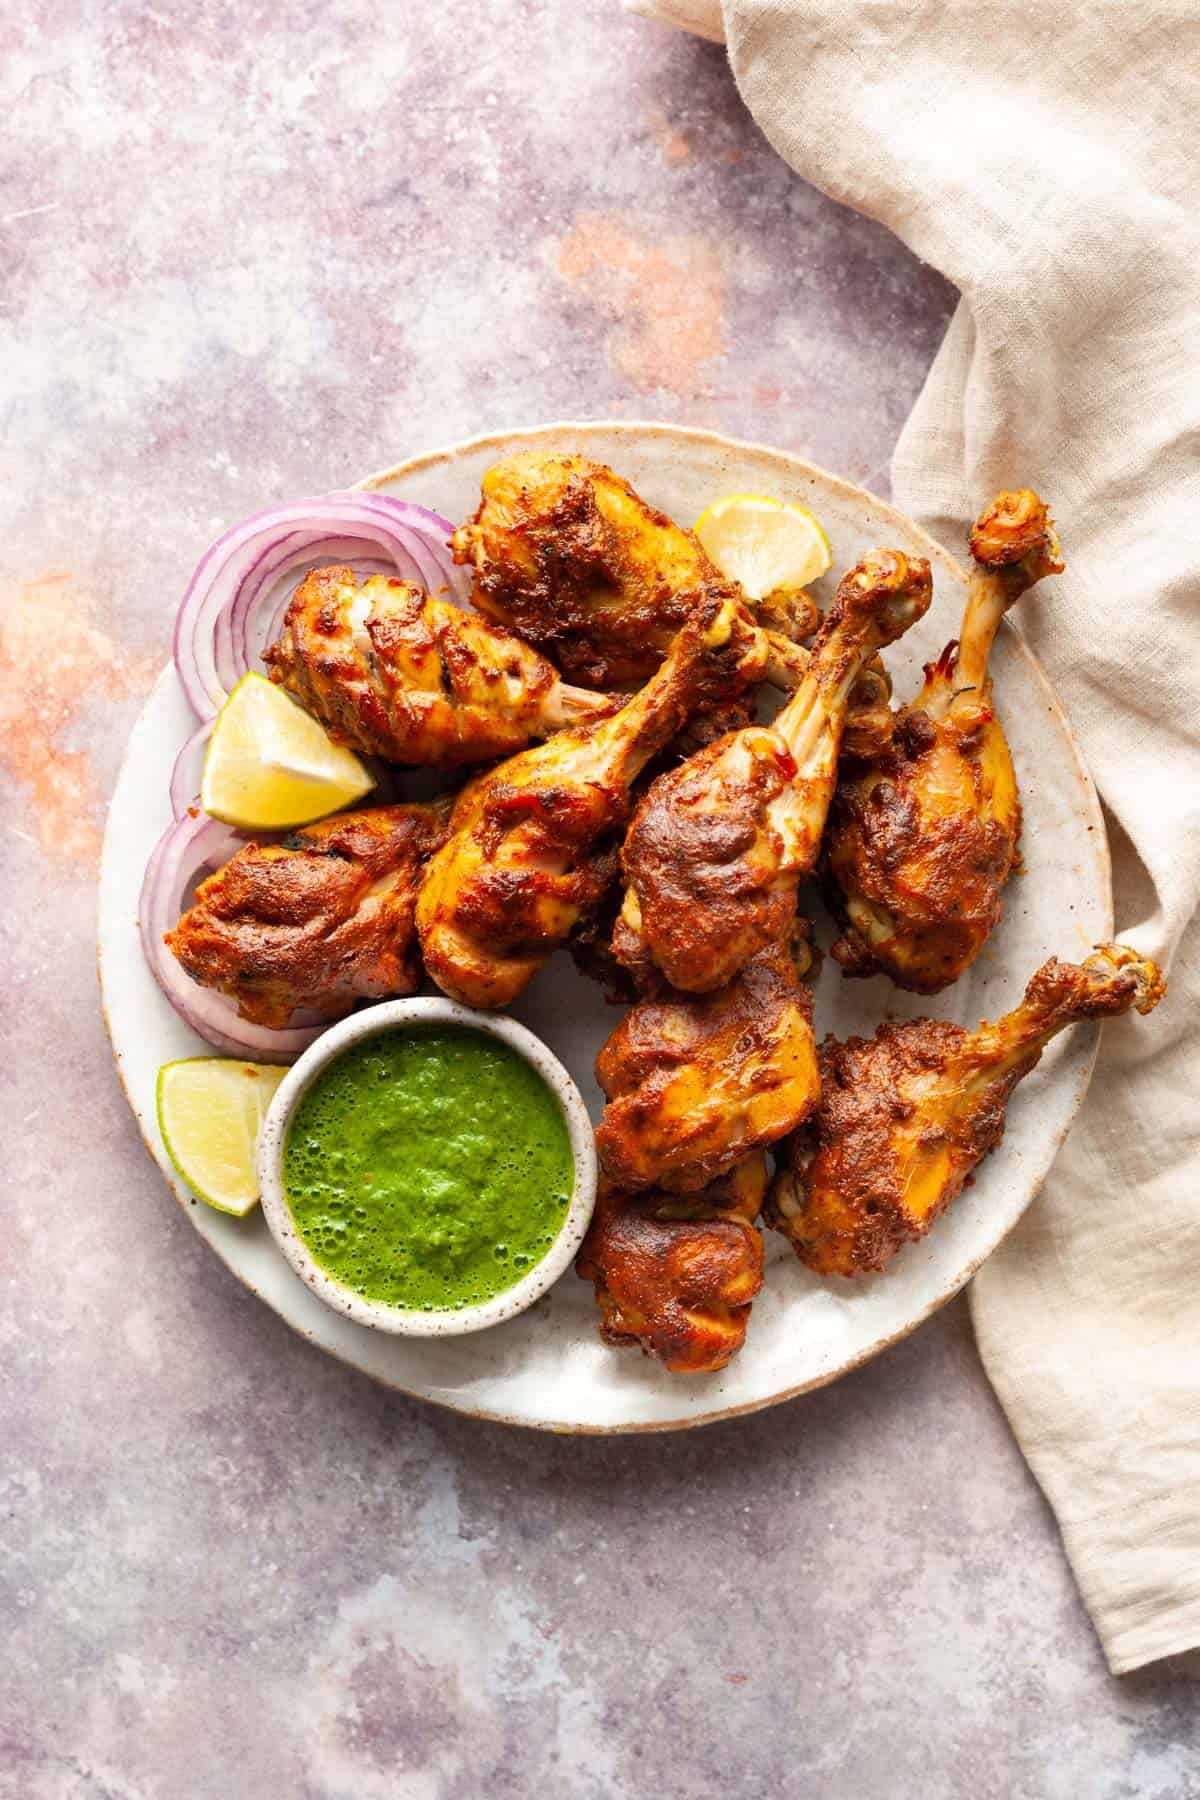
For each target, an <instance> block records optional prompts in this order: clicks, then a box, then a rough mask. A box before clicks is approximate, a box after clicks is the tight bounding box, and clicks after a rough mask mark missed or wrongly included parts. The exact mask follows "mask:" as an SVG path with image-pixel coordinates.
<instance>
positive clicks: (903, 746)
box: [822, 489, 1063, 994]
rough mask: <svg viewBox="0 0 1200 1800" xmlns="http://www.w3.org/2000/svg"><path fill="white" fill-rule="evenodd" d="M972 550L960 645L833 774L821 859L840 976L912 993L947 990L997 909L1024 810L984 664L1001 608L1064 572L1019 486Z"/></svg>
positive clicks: (1036, 508)
mask: <svg viewBox="0 0 1200 1800" xmlns="http://www.w3.org/2000/svg"><path fill="white" fill-rule="evenodd" d="M971 554H972V556H973V557H974V559H975V570H974V573H973V575H972V577H971V586H970V592H969V594H968V598H967V608H966V613H965V616H964V618H963V626H962V638H961V640H960V641H959V642H958V643H951V644H947V646H946V648H945V650H943V652H942V654H941V655H940V656H939V657H938V659H937V661H936V662H934V663H930V664H929V665H928V667H927V668H926V670H925V685H924V687H923V688H922V689H921V692H920V693H919V694H918V695H917V698H916V699H915V700H914V701H913V703H912V704H911V706H907V707H905V708H903V709H902V710H901V711H900V712H899V714H898V715H897V716H896V721H895V730H894V732H893V734H892V739H891V742H890V743H889V744H887V745H886V747H885V748H884V749H882V751H881V752H880V753H879V754H878V755H876V756H875V757H873V758H872V759H871V760H870V761H869V762H868V763H867V764H866V766H864V767H861V768H857V767H853V766H851V767H850V768H845V767H844V768H843V770H842V774H841V778H840V780H839V782H838V788H837V793H836V795H835V796H834V801H833V805H832V807H831V808H830V814H829V828H828V832H827V834H826V844H825V854H824V857H823V861H822V866H823V874H824V877H825V884H826V888H827V891H828V893H829V897H830V901H831V904H832V906H833V909H834V911H835V913H836V914H837V916H838V918H839V920H840V922H841V925H842V936H841V938H840V939H839V940H838V942H837V943H836V944H835V945H834V947H833V955H834V958H835V959H836V961H837V962H839V963H840V964H841V966H842V969H843V970H844V972H845V973H846V974H847V975H873V974H875V973H876V972H877V971H878V970H883V971H885V972H886V973H887V974H888V975H890V976H891V978H892V980H893V981H894V982H896V983H897V985H898V986H900V987H905V988H911V989H913V990H914V991H915V992H916V993H919V994H935V993H937V992H938V991H939V990H940V989H941V988H944V987H947V986H948V985H949V984H950V983H951V982H952V981H957V979H958V977H959V976H960V975H961V974H962V973H963V971H964V970H965V969H968V968H970V966H971V964H972V963H973V962H974V960H975V958H976V957H977V956H978V955H979V952H980V950H981V949H982V948H983V946H984V944H985V943H986V941H987V938H988V935H989V933H990V932H991V931H992V930H993V929H994V928H995V926H996V924H997V922H998V920H999V918H1000V915H1001V912H1002V911H1003V904H1004V903H1003V899H1002V889H1003V887H1004V884H1005V882H1006V881H1007V880H1008V877H1009V875H1010V874H1011V872H1012V868H1013V864H1014V862H1015V861H1016V855H1017V839H1018V837H1019V835H1020V830H1021V805H1020V800H1019V799H1018V796H1017V779H1016V775H1015V774H1014V772H1013V764H1012V757H1011V755H1010V754H1009V749H1008V743H1007V741H1006V739H1005V736H1004V731H1003V728H1002V727H1001V724H1000V721H999V719H998V718H997V716H996V712H995V708H994V707H993V705H992V690H991V680H990V677H989V675H988V657H989V654H990V651H991V647H992V641H993V639H994V637H995V635H996V630H997V627H998V626H999V623H1000V620H1001V618H1002V616H1003V614H1004V613H1005V612H1006V610H1007V609H1008V608H1009V607H1010V606H1011V605H1012V604H1013V602H1014V601H1015V600H1017V599H1019V598H1020V596H1021V595H1022V594H1023V593H1024V592H1025V591H1026V589H1027V588H1030V587H1032V586H1033V584H1034V583H1035V582H1037V581H1040V580H1041V579H1042V577H1043V576H1044V575H1052V574H1056V573H1057V572H1058V571H1059V570H1061V569H1062V567H1063V564H1062V562H1061V561H1060V560H1059V548H1058V540H1057V538H1056V537H1055V534H1054V529H1053V526H1052V525H1051V523H1050V520H1049V518H1048V516H1047V512H1046V508H1045V507H1044V506H1043V505H1042V502H1041V501H1040V500H1039V499H1038V497H1037V495H1036V494H1033V493H1030V492H1029V490H1028V489H1022V490H1021V491H1020V492H1018V493H1013V494H1001V495H999V496H998V497H997V499H995V500H994V501H993V502H992V504H991V506H989V507H988V508H987V510H986V511H985V512H984V513H983V514H982V516H981V517H980V519H979V520H978V522H977V523H976V526H975V529H974V532H973V533H972V536H971Z"/></svg>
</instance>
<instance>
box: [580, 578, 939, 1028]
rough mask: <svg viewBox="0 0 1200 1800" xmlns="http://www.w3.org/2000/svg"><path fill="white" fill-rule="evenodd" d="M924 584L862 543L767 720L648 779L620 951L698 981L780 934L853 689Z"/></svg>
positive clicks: (713, 978) (628, 860) (710, 983)
mask: <svg viewBox="0 0 1200 1800" xmlns="http://www.w3.org/2000/svg"><path fill="white" fill-rule="evenodd" d="M930 594H931V586H930V578H929V564H928V563H927V562H925V561H923V560H921V559H919V558H917V559H910V558H908V557H905V556H902V555H901V554H900V553H899V552H898V551H893V550H877V551H873V552H872V553H871V554H870V555H869V556H867V557H864V559H863V561H862V562H860V563H859V564H858V565H857V566H856V567H855V568H853V569H852V570H851V571H850V572H849V574H847V575H846V576H845V577H844V578H843V580H842V582H841V585H840V586H839V588H838V591H837V597H836V599H835V600H834V603H833V605H832V606H831V608H830V610H829V612H828V613H827V614H826V616H825V620H824V622H823V624H822V626H821V629H820V631H819V633H818V634H817V638H816V641H815V643H814V645H813V650H812V656H811V659H810V661H809V666H808V669H807V671H806V673H805V675H804V678H803V680H802V681H801V683H800V685H799V687H798V688H797V689H796V692H795V693H794V695H793V696H792V698H791V699H790V700H789V702H788V704H787V705H786V706H785V707H784V709H783V711H782V712H781V713H780V714H779V715H778V717H777V718H776V720H775V723H774V725H773V726H770V727H767V726H761V725H752V726H748V727H746V728H745V729H744V730H741V731H735V732H731V733H729V735H728V736H726V737H723V738H719V739H718V740H717V742H716V743H715V744H711V745H709V746H708V748H707V749H704V750H701V751H698V752H697V754H696V755H694V756H692V757H689V759H688V760H687V761H686V762H685V763H682V764H681V765H680V766H679V767H678V768H675V769H671V770H669V771H668V772H667V773H666V774H664V775H660V776H659V777H658V779H657V780H656V781H654V782H652V783H651V785H650V788H649V789H648V791H647V793H646V795H645V797H644V798H643V799H642V801H641V802H640V804H639V806H638V808H637V811H636V813H635V814H634V818H633V823H632V825H631V826H630V829H629V834H628V836H627V838H626V840H625V847H624V850H623V852H622V864H623V867H624V871H625V876H626V880H627V882H628V887H627V890H626V896H625V904H624V906H623V908H622V912H621V918H620V921H619V924H618V928H617V931H616V933H615V934H614V938H613V949H614V952H615V954H616V955H617V957H618V958H619V959H620V960H622V961H636V960H638V959H639V958H640V957H641V956H642V955H643V954H649V956H650V957H651V958H652V960H653V961H654V962H655V963H656V964H657V966H658V967H659V968H660V969H661V970H662V972H663V974H664V975H665V977H666V978H667V980H668V981H669V982H670V983H671V985H672V986H673V987H677V988H683V989H686V990H688V991H689V992H692V993H707V992H710V991H712V990H715V989H717V988H721V987H723V986H724V985H725V984H726V983H727V982H728V981H731V980H732V978H733V977H734V975H735V974H736V973H737V971H738V970H739V969H740V968H742V967H743V965H744V964H745V963H746V962H748V961H749V959H750V958H751V957H752V956H754V955H755V954H757V952H758V951H760V950H762V949H763V948H764V947H765V946H767V945H770V944H772V943H775V942H777V941H778V940H779V939H780V938H782V937H783V936H784V935H785V933H786V932H787V930H788V927H789V924H790V922H791V920H792V918H793V917H794V915H795V910H796V892H797V889H798V887H799V884H800V882H801V880H802V879H803V878H804V876H805V875H807V874H808V872H809V870H810V869H811V868H812V866H813V863H814V862H815V861H816V857H817V852H818V849H819V847H820V842H821V834H822V831H823V830H824V826H825V816H826V812H827V810H828V807H829V802H830V798H831V796H832V794H833V790H834V783H835V780H836V776H837V762H838V750H839V746H840V743H841V738H842V730H843V726H844V724H845V720H846V711H847V706H848V704H849V700H850V694H851V691H852V689H853V688H854V685H855V683H856V681H857V680H858V677H859V674H860V671H861V669H862V666H863V663H864V662H865V661H866V659H867V658H868V657H869V656H872V655H874V653H875V652H876V651H877V650H878V649H879V648H880V647H881V646H882V645H884V644H889V643H891V642H893V641H894V639H896V638H897V637H899V636H900V635H901V633H902V632H904V631H906V630H907V629H908V627H909V626H910V625H911V624H912V623H913V622H914V621H915V620H916V619H919V618H920V617H921V615H922V614H923V613H924V611H925V609H926V608H927V607H928V605H929V600H930Z"/></svg>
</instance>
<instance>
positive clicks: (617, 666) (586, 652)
mask: <svg viewBox="0 0 1200 1800" xmlns="http://www.w3.org/2000/svg"><path fill="white" fill-rule="evenodd" d="M482 486H483V498H482V501H481V503H480V506H479V510H478V512H477V513H476V514H475V517H474V518H473V519H471V520H469V521H468V522H467V523H466V524H465V525H462V526H460V527H459V529H458V530H457V531H456V532H455V534H454V537H453V539H452V540H451V543H452V546H453V550H454V557H455V561H456V562H459V563H467V564H469V565H470V566H471V567H472V568H473V569H474V572H475V578H474V588H473V590H472V594H471V599H472V602H473V604H474V605H475V606H476V607H478V609H479V611H480V612H481V613H484V614H486V616H487V617H488V618H489V619H495V620H497V621H498V622H499V623H500V624H502V625H507V626H508V627H509V629H510V630H512V631H516V632H519V633H520V635H521V636H522V637H523V638H526V639H527V640H528V641H529V642H530V643H531V644H536V645H537V646H538V648H539V649H540V650H544V651H545V653H546V654H547V655H548V656H552V657H553V658H554V661H555V663H556V664H557V665H558V667H559V668H560V669H562V671H563V672H564V674H566V675H567V676H569V677H570V679H571V680H572V681H578V682H580V683H581V684H582V685H583V686H585V687H597V688H609V687H627V686H629V685H631V684H632V683H635V682H639V681H645V680H647V679H648V678H649V676H650V675H652V674H653V672H654V670H655V668H656V667H657V666H658V664H659V662H661V660H662V658H663V657H664V656H665V655H666V653H667V650H668V649H669V648H670V645H671V641H672V639H673V638H674V636H675V634H676V632H677V631H679V630H680V629H681V627H682V626H683V625H684V623H685V622H686V620H687V619H688V618H689V617H690V615H691V613H692V611H693V609H694V608H695V606H696V605H697V603H698V602H699V601H701V600H706V601H713V600H716V601H720V600H726V599H731V598H733V599H740V598H742V594H741V589H740V588H739V587H738V585H737V583H736V582H734V581H730V580H729V579H728V578H727V577H726V576H724V575H722V574H721V572H720V571H719V569H718V568H717V567H716V565H715V564H714V563H713V562H711V561H710V560H709V558H708V556H707V555H706V554H705V552H704V551H703V550H702V549H701V548H700V545H699V543H698V541H697V539H696V538H695V536H694V535H693V533H692V532H690V531H684V530H682V529H681V528H680V527H679V526H678V525H675V524H673V523H672V522H671V520H670V519H668V518H667V517H666V516H665V514H663V513H660V512H656V511H655V509H654V508H653V507H652V506H647V504H646V502H645V501H644V500H642V499H641V498H640V497H639V496H638V495H637V494H635V493H634V491H633V489H632V488H631V487H630V485H629V483H628V482H627V481H622V479H621V477H620V476H619V475H615V474H614V473H613V471H612V470H611V469H610V468H607V467H606V466H605V464H604V463H597V462H590V461H589V460H588V458H587V457H583V456H559V455H553V454H548V453H546V452H544V451H540V450H528V451H524V452H522V453H521V454H519V455H517V456H510V457H506V458H505V460H504V461H503V462H498V463H494V464H493V466H492V467H491V468H490V469H489V470H488V472H487V474H486V475H485V476H484V478H483V484H482ZM816 618H817V613H816V608H815V607H814V606H813V603H812V601H811V600H810V599H809V598H808V595H807V594H805V593H803V592H801V591H799V590H797V591H795V592H782V591H781V592H780V593H778V594H772V595H769V596H768V597H767V599H766V601H764V602H763V604H762V607H761V608H760V619H761V622H762V624H763V625H764V627H766V628H768V629H771V630H774V631H777V632H778V633H779V634H780V637H781V639H782V640H785V641H784V642H782V643H781V645H780V656H781V657H782V659H783V663H784V664H785V665H786V662H787V652H788V649H789V647H790V646H789V645H788V644H787V643H786V640H787V639H794V638H798V637H805V636H807V635H808V633H809V632H810V631H811V630H812V628H813V625H814V624H815V623H816ZM772 667H774V664H773V665H772ZM768 674H769V675H770V674H771V671H770V670H769V671H768ZM771 678H774V677H773V675H772V677H771Z"/></svg>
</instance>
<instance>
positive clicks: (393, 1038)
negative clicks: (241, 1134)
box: [283, 1026, 575, 1312]
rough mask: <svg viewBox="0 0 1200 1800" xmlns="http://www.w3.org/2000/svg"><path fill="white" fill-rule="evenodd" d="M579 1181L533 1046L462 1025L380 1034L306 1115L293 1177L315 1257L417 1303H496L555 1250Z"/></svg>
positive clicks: (441, 1307) (360, 1288) (295, 1145)
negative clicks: (521, 1050)
mask: <svg viewBox="0 0 1200 1800" xmlns="http://www.w3.org/2000/svg"><path fill="white" fill-rule="evenodd" d="M574 1182H575V1166H574V1160H573V1158H572V1155H571V1141H570V1138H569V1137H568V1135H567V1126H566V1121H565V1119H564V1118H563V1114H562V1109H561V1108H560V1106H559V1104H558V1101H557V1099H556V1098H555V1096H554V1094H553V1093H552V1091H551V1090H550V1088H548V1087H547V1085H546V1083H545V1082H544V1081H543V1080H542V1078H541V1076H540V1075H539V1074H538V1073H537V1071H536V1070H535V1069H533V1068H532V1067H531V1066H530V1065H529V1063H527V1062H526V1061H525V1059H524V1057H522V1056H519V1055H518V1054H517V1052H516V1051H515V1050H511V1049H510V1048H509V1047H508V1045H507V1044H504V1043H501V1042H500V1040H499V1039H498V1038H493V1037H490V1036H488V1035H487V1034H486V1033H485V1032H482V1031H472V1030H471V1029H470V1028H469V1027H462V1026H429V1027H426V1028H417V1029H413V1030H398V1031H391V1032H381V1033H380V1034H379V1035H378V1036H377V1037H373V1038H365V1039H364V1040H363V1041H362V1042H361V1043H358V1044H353V1045H351V1047H350V1048H349V1049H348V1050H345V1051H343V1053H342V1054H341V1055H340V1056H337V1057H335V1058H334V1059H333V1061H332V1062H331V1063H329V1064H328V1065H327V1066H326V1067H325V1068H324V1069H323V1070H322V1071H321V1073H320V1074H319V1075H318V1076H317V1078H316V1080H315V1081H314V1082H313V1083H312V1086H311V1087H310V1088H309V1089H308V1091H307V1093H306V1094H305V1095H304V1097H303V1099H302V1100H301V1101H300V1104H299V1105H298V1106H297V1107H296V1110H295V1112H294V1113H293V1114H292V1119H291V1123H290V1124H289V1126H288V1131H287V1136H286V1138H285V1140H284V1147H283V1185H284V1191H285V1193H286V1195H287V1202H288V1206H289V1208H290V1210H291V1214H292V1218H293V1219H294V1220H295V1224H296V1229H297V1231H298V1232H299V1234H300V1236H301V1237H302V1238H303V1240H304V1242H305V1244H306V1245H307V1246H308V1249H309V1252H310V1254H311V1255H312V1257H313V1260H314V1261H315V1262H317V1263H319V1264H320V1266H321V1268H322V1269H324V1270H325V1271H326V1273H327V1274H329V1275H331V1276H332V1277H333V1278H334V1280H335V1281H338V1282H340V1283H341V1284H342V1285H343V1286H344V1287H348V1288H352V1289H353V1290H354V1291H355V1293H358V1294H361V1295H362V1296H363V1297H364V1299H367V1300H377V1301H382V1302H384V1303H385V1304H386V1305H388V1306H402V1307H409V1308H411V1309H412V1310H414V1311H418V1312H428V1311H454V1310H456V1309H458V1308H461V1307H463V1306H470V1305H472V1304H473V1303H474V1302H475V1301H478V1300H488V1299H491V1297H492V1296H493V1295H495V1294H500V1293H503V1292H504V1290H505V1288H509V1287H512V1286H513V1284H514V1283H515V1282H518V1281H520V1280H521V1278H522V1276H524V1275H525V1274H527V1273H528V1271H529V1270H530V1269H531V1268H532V1267H533V1266H534V1264H535V1263H538V1262H540V1261H541V1259H542V1257H543V1256H545V1254H546V1252H547V1250H548V1249H549V1248H550V1246H551V1244H552V1243H553V1242H554V1240H555V1238H556V1237H557V1236H558V1232H559V1229H560V1227H561V1225H562V1222H563V1219H564V1217H565V1216H566V1212H567V1207H568V1205H569V1204H570V1199H571V1191H572V1188H573V1187H574Z"/></svg>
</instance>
